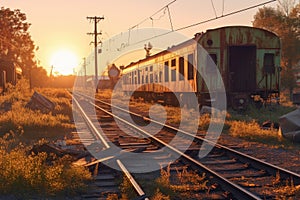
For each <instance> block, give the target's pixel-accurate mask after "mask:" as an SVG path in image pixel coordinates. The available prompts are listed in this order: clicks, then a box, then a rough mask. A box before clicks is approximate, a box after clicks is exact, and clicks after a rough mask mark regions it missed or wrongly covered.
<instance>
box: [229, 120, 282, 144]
mask: <svg viewBox="0 0 300 200" xmlns="http://www.w3.org/2000/svg"><path fill="white" fill-rule="evenodd" d="M229 124H230V129H229V134H230V135H232V136H235V137H243V138H248V139H250V140H261V141H269V142H270V140H272V141H280V140H281V139H282V138H281V137H280V135H279V134H278V130H276V129H273V128H271V129H267V130H263V129H262V128H261V127H260V125H259V124H258V123H257V122H256V121H254V120H253V121H251V122H244V121H231V122H229Z"/></svg>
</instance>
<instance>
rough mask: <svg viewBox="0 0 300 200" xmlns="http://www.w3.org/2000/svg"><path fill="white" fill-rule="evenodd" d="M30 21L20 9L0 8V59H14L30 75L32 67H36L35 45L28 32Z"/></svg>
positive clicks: (24, 72)
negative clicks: (27, 20)
mask: <svg viewBox="0 0 300 200" xmlns="http://www.w3.org/2000/svg"><path fill="white" fill-rule="evenodd" d="M29 27H30V23H28V22H26V15H25V14H24V13H22V12H21V11H20V10H19V9H16V10H13V11H12V10H10V9H9V8H4V7H1V10H0V59H1V60H7V61H12V62H13V63H16V64H17V65H18V66H20V67H21V68H22V70H23V74H24V75H25V76H26V77H29V72H30V69H31V67H34V66H35V65H36V63H35V62H34V49H35V45H34V42H33V41H32V39H31V36H30V34H29V32H28V29H29Z"/></svg>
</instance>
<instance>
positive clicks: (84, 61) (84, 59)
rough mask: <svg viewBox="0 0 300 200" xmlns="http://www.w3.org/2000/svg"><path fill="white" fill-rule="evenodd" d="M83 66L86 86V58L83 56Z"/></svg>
mask: <svg viewBox="0 0 300 200" xmlns="http://www.w3.org/2000/svg"><path fill="white" fill-rule="evenodd" d="M83 67H84V83H83V84H84V88H86V58H85V57H84V58H83Z"/></svg>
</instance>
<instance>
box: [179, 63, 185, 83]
mask: <svg viewBox="0 0 300 200" xmlns="http://www.w3.org/2000/svg"><path fill="white" fill-rule="evenodd" d="M179 73H180V75H179V80H183V79H184V58H183V57H180V58H179Z"/></svg>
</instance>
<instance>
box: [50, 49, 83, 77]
mask: <svg viewBox="0 0 300 200" xmlns="http://www.w3.org/2000/svg"><path fill="white" fill-rule="evenodd" d="M77 65H78V59H77V57H76V56H75V54H74V53H72V52H70V51H68V50H60V51H57V52H55V53H54V54H53V56H52V57H51V66H53V74H54V75H55V74H56V75H70V74H73V70H74V68H75V67H77Z"/></svg>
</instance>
